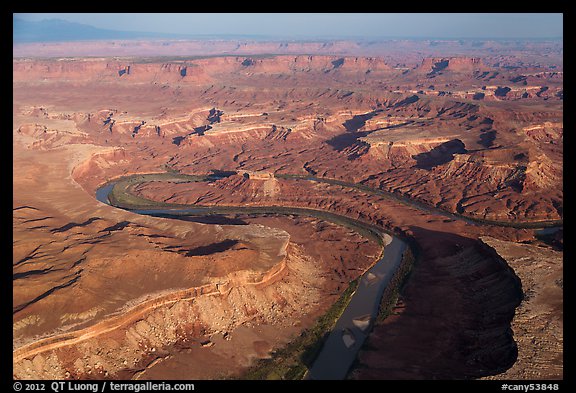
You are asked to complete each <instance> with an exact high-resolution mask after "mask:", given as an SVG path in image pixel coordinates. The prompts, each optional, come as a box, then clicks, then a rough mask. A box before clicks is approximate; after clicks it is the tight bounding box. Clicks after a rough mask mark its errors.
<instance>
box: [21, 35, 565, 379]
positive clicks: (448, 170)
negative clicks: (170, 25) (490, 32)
mask: <svg viewBox="0 0 576 393" xmlns="http://www.w3.org/2000/svg"><path fill="white" fill-rule="evenodd" d="M99 45H101V44H99V43H97V42H94V43H89V44H86V45H77V44H74V45H72V44H69V43H68V47H67V46H66V44H64V43H56V44H48V45H45V46H43V47H42V48H38V47H37V46H35V44H26V45H24V44H21V45H19V46H15V50H14V56H17V57H15V58H14V60H13V125H14V127H13V337H14V339H13V368H14V369H13V375H14V378H16V379H86V378H87V379H221V378H243V376H245V375H247V374H245V373H246V372H247V370H250V368H251V367H253V366H254V365H255V364H258V363H257V362H258V361H259V360H261V359H267V358H272V359H274V354H275V353H276V352H277V351H278V350H279V349H280V348H282V347H283V346H285V345H287V344H289V343H290V342H292V341H293V340H295V339H296V338H298V337H299V336H301V334H302V332H303V331H305V330H306V329H309V328H311V327H313V326H314V324H315V323H316V321H317V320H318V318H320V317H321V316H322V315H324V314H325V313H326V312H327V311H328V310H329V309H330V307H331V306H332V305H333V304H334V303H335V302H336V301H337V300H338V299H339V298H340V297H341V295H342V294H343V293H344V292H345V291H346V289H347V288H348V287H349V285H350V283H351V282H352V281H354V280H356V279H358V278H359V277H360V276H361V275H362V274H363V273H364V272H366V271H367V270H368V269H369V268H370V267H371V266H373V265H374V263H375V262H376V261H377V260H378V259H379V256H380V253H381V251H382V244H380V243H379V242H378V241H377V240H375V239H374V238H371V237H370V236H366V235H365V234H363V233H360V232H358V231H355V230H353V229H351V228H350V227H347V226H346V225H341V224H339V223H335V222H330V221H329V220H326V219H322V218H318V217H311V216H305V215H298V214H272V213H270V214H250V213H249V212H246V213H242V212H241V210H238V211H236V212H235V213H233V214H228V215H222V214H220V215H211V216H195V217H192V216H189V217H181V218H180V219H173V218H167V217H153V216H148V215H143V214H138V213H137V212H134V211H130V210H125V209H121V208H119V207H115V206H112V205H114V204H112V205H109V204H106V203H102V202H100V201H98V200H97V199H96V193H97V191H98V190H99V189H101V187H103V186H105V185H106V184H109V182H111V181H118V180H121V179H126V178H128V177H130V176H133V175H146V176H150V174H156V175H157V176H156V177H147V178H146V177H143V179H148V180H145V181H144V180H142V181H134V182H133V183H130V185H129V187H127V188H126V192H127V193H126V194H125V195H124V197H125V198H131V199H130V200H132V201H147V202H146V203H149V204H151V206H154V204H159V205H160V204H174V205H180V206H193V205H196V206H208V207H215V208H217V207H220V208H221V207H229V208H235V209H245V208H250V207H253V208H256V207H263V206H268V207H269V206H273V207H278V208H280V207H282V208H293V209H303V208H306V209H315V210H320V211H325V212H329V213H333V214H337V215H339V216H344V217H348V218H349V219H352V220H357V221H358V222H362V223H366V224H370V225H374V226H377V227H378V228H381V229H382V230H385V231H387V232H389V233H390V234H394V235H395V236H399V237H401V238H403V239H407V240H408V241H409V242H410V244H411V247H412V248H413V250H414V253H415V255H416V260H415V262H414V264H413V266H412V267H411V272H410V274H409V275H408V276H407V278H406V279H405V280H404V282H403V283H402V285H401V287H400V288H398V291H399V292H398V296H397V298H394V304H393V307H392V311H391V312H390V313H389V315H388V316H387V317H386V318H383V319H382V320H380V321H379V322H377V323H375V324H374V326H373V328H372V331H371V334H370V335H369V336H368V339H367V341H366V343H365V344H364V346H363V347H362V349H361V350H360V351H359V353H358V356H357V360H356V362H355V364H354V366H353V367H352V369H351V370H350V371H349V373H348V376H347V378H350V379H477V378H488V379H561V378H562V377H563V360H562V359H563V347H562V343H563V333H562V327H563V307H562V305H563V293H562V288H563V278H562V277H563V276H562V266H563V263H562V255H563V251H562V249H563V231H562V227H563V71H562V61H561V59H562V58H561V48H560V49H558V48H557V47H555V46H551V47H546V48H548V49H547V50H548V51H545V50H543V49H542V47H543V46H544V45H543V44H541V43H536V44H534V45H532V46H530V45H525V46H513V47H512V46H510V45H508V46H507V45H505V44H502V43H494V42H486V43H484V45H482V46H478V45H476V46H469V45H467V44H466V45H464V44H462V45H457V44H456V43H454V42H443V43H440V44H439V45H435V46H430V45H428V44H426V45H424V44H418V45H420V46H417V45H416V44H413V43H404V44H402V42H399V43H395V46H392V47H391V48H389V49H388V51H387V52H386V51H385V49H383V46H378V45H376V44H374V45H372V46H366V45H364V46H362V45H356V46H354V45H351V44H350V43H347V42H338V43H335V44H334V45H332V46H330V47H329V50H328V49H327V47H322V46H318V45H316V46H315V44H308V45H304V44H301V45H300V46H298V45H296V44H294V45H293V46H291V47H289V48H288V47H285V46H283V47H281V48H280V49H279V48H278V47H277V46H274V45H273V44H272V43H249V44H246V45H239V46H230V45H232V43H226V42H221V43H217V44H216V43H214V44H213V45H208V44H202V45H200V44H197V43H196V44H195V43H189V44H188V46H187V47H186V46H185V44H182V43H172V44H170V45H175V46H176V47H178V48H180V49H179V50H181V49H182V47H183V46H184V47H186V48H188V49H189V50H190V55H189V56H188V57H186V56H174V55H173V53H174V47H172V48H171V49H172V52H166V53H160V54H161V55H163V56H164V57H162V58H155V57H152V56H151V55H150V53H155V52H154V51H155V50H156V49H157V44H155V43H150V44H148V45H147V46H146V45H143V44H142V43H140V44H134V45H132V46H131V44H125V45H123V46H119V48H123V49H122V50H119V52H118V53H113V54H107V55H106V54H104V53H103V52H102V51H103V49H102V48H104V47H105V46H102V47H100V46H99ZM170 45H166V46H165V49H166V50H168V49H167V48H169V47H170ZM402 45H405V46H404V47H402ZM66 48H68V49H66ZM143 48H144V49H143ZM230 48H235V49H230ZM550 48H552V49H550ZM40 49H41V51H40ZM403 49H404V50H403ZM75 51H76V52H78V53H75ZM83 51H85V52H83ZM330 51H332V52H330ZM231 52H232V53H231ZM279 52H280V53H279ZM65 53H68V55H66V56H64V54H65ZM69 53H73V54H72V55H69ZM88 53H91V54H93V56H92V57H85V56H87V54H88ZM271 53H274V54H271ZM33 54H34V55H33ZM94 54H95V55H94ZM95 56H97V57H95ZM222 173H224V174H226V176H216V177H214V178H211V179H210V180H203V181H195V182H187V181H176V180H174V177H171V176H170V175H168V176H167V175H166V174H172V175H174V176H187V175H191V176H192V175H193V176H200V177H202V176H204V177H205V176H209V175H211V174H212V175H214V174H222ZM134 179H136V178H134ZM542 228H548V229H547V230H546V231H548V232H546V231H544V232H542ZM385 252H386V248H385V247H384V253H385ZM422 326H426V328H425V329H422ZM277 376H278V375H276V377H277ZM269 377H272V375H271V374H270V375H269ZM280 377H282V376H280Z"/></svg>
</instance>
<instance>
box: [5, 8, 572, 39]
mask: <svg viewBox="0 0 576 393" xmlns="http://www.w3.org/2000/svg"><path fill="white" fill-rule="evenodd" d="M15 16H16V17H18V18H21V19H25V20H29V21H38V20H42V19H53V18H57V19H64V20H68V21H71V22H78V23H84V24H89V25H92V26H95V27H99V28H105V29H114V30H127V31H146V32H158V33H177V34H205V35H214V34H241V35H263V36H277V37H293V38H339V37H350V38H367V39H370V38H377V37H414V38H426V37H428V38H558V37H562V36H563V33H562V30H563V20H562V16H563V15H562V14H561V13H540V14H535V13H517V14H510V13H507V14H504V13H474V14H473V13H466V14H462V13H448V14H443V13H425V14H423V13H409V14H386V13H370V14H368V13H326V14H321V13H312V14H306V13H272V14H271V13H234V14H231V13H217V14H212V13H199V14H184V13H182V14H171V13H136V14H125V13H80V14H78V13H67V14H61V13H60V14H57V13H45V14H31V13H27V14H15Z"/></svg>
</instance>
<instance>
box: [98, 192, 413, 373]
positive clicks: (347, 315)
mask: <svg viewBox="0 0 576 393" xmlns="http://www.w3.org/2000/svg"><path fill="white" fill-rule="evenodd" d="M117 182H118V181H116V182H110V183H108V184H106V185H104V186H102V187H100V188H99V189H98V190H97V191H96V199H98V200H99V201H100V202H103V203H106V204H108V205H111V203H110V200H109V198H108V195H109V193H110V192H111V191H112V189H113V188H114V186H115V184H116V183H117ZM126 210H130V211H132V212H134V213H138V214H144V215H151V216H159V215H161V216H162V217H166V218H179V217H181V216H182V215H193V216H202V215H212V214H250V215H251V214H281V215H304V216H311V217H315V218H319V219H322V220H327V221H330V222H332V223H335V224H337V225H343V226H346V227H348V228H350V229H353V230H355V231H356V232H358V233H360V234H361V235H363V236H365V237H368V238H371V239H373V240H376V241H378V242H379V243H380V244H382V245H384V250H383V253H382V256H381V258H380V259H379V260H378V261H377V262H376V263H375V264H374V265H373V266H372V267H371V268H370V269H368V270H367V271H366V272H364V274H363V275H362V276H361V277H360V279H359V284H358V287H357V289H356V291H355V292H354V293H353V294H352V296H351V298H350V301H349V303H348V305H347V306H346V308H345V310H344V311H343V313H342V315H341V316H340V318H339V319H338V321H337V322H336V324H335V326H334V328H333V330H332V332H331V333H330V335H329V336H328V338H327V340H326V341H325V343H324V345H323V347H322V349H321V351H320V353H319V355H318V357H317V359H316V360H315V362H314V364H313V365H312V367H311V369H310V370H309V372H308V374H307V378H308V379H344V378H345V377H346V374H347V373H348V370H349V369H350V366H351V365H352V363H353V362H354V360H355V359H356V355H357V353H358V351H359V350H360V348H361V347H362V344H363V343H364V340H365V339H366V337H367V336H368V334H369V332H370V330H371V327H372V325H373V323H374V320H375V318H376V315H377V314H378V310H379V307H380V302H381V298H382V294H383V292H384V290H385V289H386V287H387V286H388V284H389V283H390V281H391V279H392V277H393V276H394V274H395V272H396V271H397V270H398V267H399V266H400V263H401V261H402V255H403V253H404V250H405V249H406V247H407V244H406V243H405V242H404V241H402V240H400V239H399V238H397V237H395V236H392V235H389V234H387V233H386V232H385V231H383V230H382V229H381V228H379V227H376V226H374V225H372V224H369V223H366V222H362V221H359V220H355V219H352V218H350V217H346V216H342V215H339V214H335V213H332V212H327V211H323V210H316V209H310V208H292V207H280V206H261V207H260V206H259V207H230V206H221V207H218V206H197V205H195V206H193V207H189V206H183V207H181V208H176V207H170V208H147V209H126Z"/></svg>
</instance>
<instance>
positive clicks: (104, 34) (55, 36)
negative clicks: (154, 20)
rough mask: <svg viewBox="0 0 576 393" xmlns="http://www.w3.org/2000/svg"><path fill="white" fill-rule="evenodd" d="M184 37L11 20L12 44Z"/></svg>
mask: <svg viewBox="0 0 576 393" xmlns="http://www.w3.org/2000/svg"><path fill="white" fill-rule="evenodd" d="M184 37H185V36H183V35H177V34H166V33H149V32H136V31H119V30H107V29H100V28H97V27H94V26H90V25H85V24H81V23H74V22H68V21H65V20H62V19H48V20H42V21H38V22H30V21H25V20H22V19H19V18H13V43H23V42H54V41H84V40H106V39H138V38H164V39H167V38H184Z"/></svg>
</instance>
